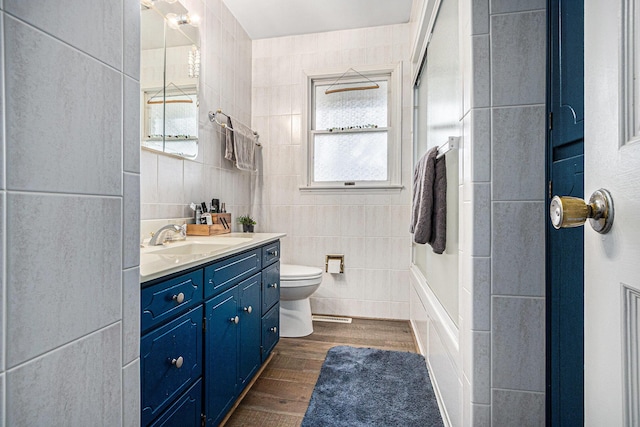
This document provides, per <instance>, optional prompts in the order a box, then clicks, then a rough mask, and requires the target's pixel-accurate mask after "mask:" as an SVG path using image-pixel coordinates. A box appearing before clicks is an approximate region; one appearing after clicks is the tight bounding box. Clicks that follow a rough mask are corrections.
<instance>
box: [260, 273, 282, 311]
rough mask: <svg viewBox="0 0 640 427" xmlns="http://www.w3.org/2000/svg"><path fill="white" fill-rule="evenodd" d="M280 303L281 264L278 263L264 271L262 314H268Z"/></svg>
mask: <svg viewBox="0 0 640 427" xmlns="http://www.w3.org/2000/svg"><path fill="white" fill-rule="evenodd" d="M278 301H280V263H279V262H276V263H275V264H273V265H270V266H269V267H267V268H265V269H264V270H262V314H263V315H265V314H267V311H269V309H271V307H273V305H274V304H275V303H276V302H278Z"/></svg>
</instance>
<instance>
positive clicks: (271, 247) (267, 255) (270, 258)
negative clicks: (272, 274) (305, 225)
mask: <svg viewBox="0 0 640 427" xmlns="http://www.w3.org/2000/svg"><path fill="white" fill-rule="evenodd" d="M279 259H280V240H278V241H277V242H273V243H269V244H268V245H265V246H263V247H262V266H263V267H266V266H267V265H269V264H271V263H273V262H276V261H278V260H279Z"/></svg>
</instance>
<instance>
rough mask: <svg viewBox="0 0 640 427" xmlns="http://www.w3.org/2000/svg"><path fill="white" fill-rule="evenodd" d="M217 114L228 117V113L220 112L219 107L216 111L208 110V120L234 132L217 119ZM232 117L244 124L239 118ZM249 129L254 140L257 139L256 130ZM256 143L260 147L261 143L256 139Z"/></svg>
mask: <svg viewBox="0 0 640 427" xmlns="http://www.w3.org/2000/svg"><path fill="white" fill-rule="evenodd" d="M218 114H222V115H223V116H225V117H227V118H228V117H230V116H229V115H228V114H226V113H223V112H222V110H220V109H219V110H217V111H216V112H213V111H209V121H211V122H212V123H215V124H217V125H218V126H220V127H221V128H223V129H229V130H230V131H231V132H235V130H234V129H233V128H230V127H228V126H227V124H226V123H222V122H220V121H218ZM232 119H233V120H234V121H237V122H238V123H241V124H243V125H244V123H242V122H241V121H240V120H237V119H235V118H233V117H232ZM244 126H246V127H248V128H250V127H249V126H247V125H244ZM251 131H252V132H253V134H254V135H255V136H256V140H257V139H258V138H259V137H260V135H259V134H258V132H256V131H254V130H253V129H252V130H251ZM256 145H257V146H258V147H262V144H260V142H258V141H256Z"/></svg>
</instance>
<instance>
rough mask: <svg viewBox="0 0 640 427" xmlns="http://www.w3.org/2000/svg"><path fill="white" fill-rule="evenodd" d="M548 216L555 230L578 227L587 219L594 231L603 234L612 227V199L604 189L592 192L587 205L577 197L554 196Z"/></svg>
mask: <svg viewBox="0 0 640 427" xmlns="http://www.w3.org/2000/svg"><path fill="white" fill-rule="evenodd" d="M549 216H550V218H551V224H553V227H554V228H556V229H560V228H572V227H579V226H581V225H582V224H584V223H585V222H586V220H587V219H588V220H589V223H590V224H591V227H592V228H593V229H594V230H595V231H597V232H598V233H601V234H605V233H607V232H609V230H611V226H612V225H613V199H612V198H611V194H610V193H609V191H607V190H605V189H604V188H601V189H599V190H596V191H594V192H593V194H592V195H591V198H590V199H589V203H586V202H585V201H584V200H582V199H580V198H578V197H571V196H562V197H561V196H555V197H554V198H553V199H551V204H550V205H549Z"/></svg>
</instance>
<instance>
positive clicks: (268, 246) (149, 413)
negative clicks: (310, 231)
mask: <svg viewBox="0 0 640 427" xmlns="http://www.w3.org/2000/svg"><path fill="white" fill-rule="evenodd" d="M282 236H284V234H276V233H269V234H268V233H255V234H243V233H232V234H231V235H227V236H224V237H221V236H211V237H198V238H197V239H193V238H187V240H186V241H184V242H180V243H172V244H168V245H164V246H160V247H150V248H144V249H142V250H141V260H140V265H141V283H142V290H141V298H142V299H141V325H140V330H141V335H142V337H141V344H140V353H141V354H140V365H141V369H140V371H141V408H142V409H141V413H142V425H143V426H160V425H180V426H194V427H195V426H201V425H202V426H204V425H206V426H217V425H218V424H219V423H220V422H221V421H222V420H223V419H224V418H225V416H226V415H227V413H228V412H229V410H230V409H231V408H232V406H233V405H234V403H235V401H236V400H237V398H238V397H239V396H240V394H241V393H242V392H243V390H244V389H245V388H246V387H247V385H248V384H250V383H251V380H252V379H253V377H254V376H255V375H256V373H257V372H259V370H260V367H261V366H262V364H264V363H265V361H267V359H268V357H269V355H270V353H271V350H272V349H273V347H274V346H275V345H276V343H277V342H278V339H279V329H280V328H279V307H280V262H279V259H280V241H279V239H280V237H282Z"/></svg>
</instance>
